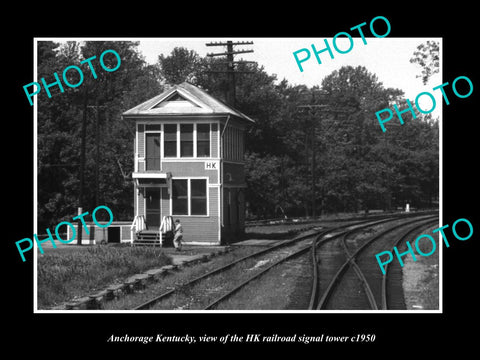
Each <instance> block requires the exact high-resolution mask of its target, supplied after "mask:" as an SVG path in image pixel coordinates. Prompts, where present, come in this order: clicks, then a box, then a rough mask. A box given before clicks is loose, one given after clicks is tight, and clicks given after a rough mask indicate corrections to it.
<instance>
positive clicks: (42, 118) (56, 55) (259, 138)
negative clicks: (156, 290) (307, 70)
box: [37, 41, 439, 229]
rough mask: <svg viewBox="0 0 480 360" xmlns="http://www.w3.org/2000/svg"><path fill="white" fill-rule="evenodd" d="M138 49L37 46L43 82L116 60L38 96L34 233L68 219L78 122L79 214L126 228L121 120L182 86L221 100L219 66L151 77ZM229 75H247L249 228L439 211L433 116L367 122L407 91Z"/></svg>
mask: <svg viewBox="0 0 480 360" xmlns="http://www.w3.org/2000/svg"><path fill="white" fill-rule="evenodd" d="M138 45H139V43H138V42H132V41H86V42H74V41H68V42H66V43H63V44H58V43H54V42H50V41H41V42H38V70H37V71H38V78H41V77H45V79H46V80H47V82H48V79H49V78H50V77H51V75H52V73H53V72H55V71H58V69H63V68H65V67H66V66H69V65H73V64H78V63H79V62H80V61H81V60H83V59H87V58H89V57H91V56H93V55H97V54H100V53H102V52H103V51H105V50H107V49H113V50H115V51H116V52H117V53H118V54H119V55H120V57H121V59H122V65H121V67H120V68H119V69H118V70H116V71H115V72H114V73H105V74H98V75H99V76H98V78H97V79H88V78H87V77H85V80H84V83H83V84H82V86H81V87H78V88H69V89H68V91H65V92H64V93H63V94H61V95H58V96H52V97H51V98H48V97H47V95H46V94H45V93H44V92H43V93H40V94H39V95H38V164H37V165H38V222H39V229H42V228H43V227H45V228H46V227H49V226H51V225H53V224H57V223H58V222H59V221H62V220H64V219H67V218H68V219H69V218H71V216H72V214H76V211H77V207H78V194H79V187H80V167H79V165H80V145H81V144H80V142H81V132H82V126H81V124H82V121H83V120H85V122H86V129H85V130H86V135H87V136H86V140H87V141H86V151H85V159H86V165H85V178H84V179H85V189H88V191H86V192H85V200H84V204H85V205H84V207H85V208H84V211H88V209H93V208H95V207H96V206H98V205H107V206H108V207H109V208H110V209H111V210H112V212H113V214H114V215H115V220H131V219H132V218H133V185H132V182H131V179H130V178H129V176H128V175H129V174H130V173H131V172H132V171H133V168H134V164H133V141H134V134H135V127H134V124H133V123H129V122H126V121H123V120H122V119H121V114H122V112H124V111H125V110H128V109H130V108H132V107H133V106H135V105H138V104H139V103H141V102H143V101H145V100H147V99H150V98H151V97H153V96H155V95H158V94H159V93H161V92H162V91H163V89H164V87H165V85H167V84H168V85H172V84H178V83H181V82H183V81H188V82H190V83H192V84H194V85H196V86H199V87H201V88H203V89H205V90H206V91H208V92H209V93H210V94H212V95H213V96H214V97H216V98H218V99H220V100H224V99H225V97H226V92H227V91H228V87H229V86H228V78H227V76H226V74H222V73H220V72H218V71H219V70H224V69H225V64H224V60H223V59H218V58H209V57H201V56H199V55H198V54H197V53H196V52H195V51H193V50H189V49H186V48H181V47H177V48H175V49H174V50H173V51H172V52H171V53H170V54H169V55H163V54H162V55H159V56H158V61H157V63H156V64H153V65H152V64H148V63H147V62H146V61H145V59H144V57H143V55H142V54H141V53H140V51H139V50H138ZM425 49H427V47H424V48H423V50H425ZM428 49H430V50H431V47H429V48H428ZM421 50H422V49H420V50H419V51H420V52H421ZM420 52H419V54H420ZM416 56H423V57H425V56H427V55H425V53H421V54H420V55H416ZM237 68H238V70H240V71H248V72H249V73H248V74H246V73H245V74H241V75H238V76H236V107H237V108H238V109H239V110H240V111H242V112H243V113H245V114H247V115H248V116H250V117H251V118H253V119H255V120H256V124H255V125H254V126H251V127H250V128H249V129H248V132H247V135H246V141H247V143H246V154H245V160H246V181H247V185H248V187H247V190H246V201H247V212H248V216H249V218H271V217H278V216H312V215H320V214H322V213H331V212H351V211H355V212H356V211H360V210H365V211H369V210H372V209H384V210H388V209H392V208H396V207H399V206H401V207H403V206H405V203H407V202H408V203H410V204H411V206H414V207H417V208H421V207H432V206H435V205H436V201H437V200H438V190H439V189H438V166H439V164H438V160H439V153H438V151H439V149H438V145H439V136H438V131H439V129H438V121H437V119H432V117H431V116H430V114H428V115H427V116H422V117H417V119H415V120H413V121H409V120H411V118H410V119H408V118H407V119H406V121H405V123H406V125H404V126H394V125H390V126H389V128H388V131H387V132H386V133H383V132H382V131H380V129H379V127H378V124H377V123H376V120H375V117H374V116H373V114H375V111H378V110H380V109H383V108H385V107H388V106H389V104H391V103H392V102H396V103H398V102H401V100H402V99H403V96H404V94H403V91H401V90H400V89H392V88H385V87H384V86H383V84H382V83H381V82H380V81H379V79H378V78H377V76H376V75H375V74H373V73H371V72H369V71H368V69H366V68H365V67H361V66H359V67H352V66H345V67H342V68H340V69H339V70H336V71H333V72H332V73H331V74H329V75H328V76H326V77H325V78H324V79H323V80H322V81H321V83H320V84H319V85H317V86H314V87H307V86H305V85H293V84H289V83H288V81H287V80H285V79H283V80H278V79H277V76H276V75H274V74H268V73H267V72H266V71H265V69H264V67H263V66H261V65H260V64H257V63H244V64H242V63H240V64H237ZM430 72H431V71H430ZM74 75H75V74H73V75H72V76H74ZM71 83H75V79H72V81H71ZM50 90H51V92H52V93H53V92H54V91H56V89H54V88H51V89H50ZM406 116H407V117H408V116H410V117H411V114H406Z"/></svg>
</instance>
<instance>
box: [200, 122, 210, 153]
mask: <svg viewBox="0 0 480 360" xmlns="http://www.w3.org/2000/svg"><path fill="white" fill-rule="evenodd" d="M197 157H210V124H197Z"/></svg>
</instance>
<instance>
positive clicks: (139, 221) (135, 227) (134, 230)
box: [130, 215, 147, 244]
mask: <svg viewBox="0 0 480 360" xmlns="http://www.w3.org/2000/svg"><path fill="white" fill-rule="evenodd" d="M146 228H147V223H146V221H145V216H143V215H136V216H135V217H134V218H133V222H132V225H131V226H130V240H131V243H132V244H133V240H134V239H135V236H136V234H138V233H139V232H140V231H142V230H145V229H146Z"/></svg>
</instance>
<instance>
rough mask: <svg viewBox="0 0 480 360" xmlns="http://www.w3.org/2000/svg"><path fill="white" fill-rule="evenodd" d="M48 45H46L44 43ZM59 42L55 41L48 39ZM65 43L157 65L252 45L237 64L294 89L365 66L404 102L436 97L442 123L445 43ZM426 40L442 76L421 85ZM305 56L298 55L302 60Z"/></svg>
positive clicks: (425, 105) (427, 105)
mask: <svg viewBox="0 0 480 360" xmlns="http://www.w3.org/2000/svg"><path fill="white" fill-rule="evenodd" d="M324 39H327V41H328V43H329V44H330V46H331V48H332V51H333V54H334V58H333V59H332V58H331V57H330V56H329V54H328V53H327V52H323V53H321V54H320V55H319V56H320V59H321V61H322V63H321V64H318V62H317V60H316V58H315V55H314V51H313V49H312V44H313V45H314V46H315V48H316V49H317V51H319V50H321V49H323V48H325V43H324ZM43 40H46V39H43ZM49 40H57V39H49ZM67 40H78V41H83V40H112V41H115V40H130V41H139V42H140V45H139V47H138V49H139V51H140V52H141V53H142V55H143V56H144V57H145V60H146V61H147V62H148V63H150V64H154V63H156V62H157V59H158V56H159V55H160V54H163V55H164V56H168V55H169V54H170V53H171V51H172V50H173V49H174V48H175V47H185V48H187V49H189V50H194V51H196V52H197V53H198V54H199V55H200V56H202V57H203V56H206V54H207V53H218V52H224V51H225V50H226V47H224V46H206V45H205V44H206V43H210V42H220V41H221V42H225V41H227V40H232V41H233V42H237V41H253V44H252V45H242V46H235V47H234V50H241V49H243V50H247V49H251V50H253V53H245V54H239V55H236V56H235V60H248V61H256V62H257V63H258V64H259V65H261V66H263V67H264V69H265V71H266V72H267V73H268V74H270V75H273V74H275V75H276V76H277V80H278V81H281V80H283V79H284V78H285V79H287V80H288V82H289V84H291V85H301V84H304V85H307V86H308V87H312V86H314V85H321V82H322V79H323V78H325V77H326V76H327V75H329V74H331V73H332V72H333V71H334V70H338V69H340V68H341V67H342V66H346V65H351V66H354V67H355V66H359V65H361V66H365V68H367V70H368V71H369V72H371V73H373V74H375V75H377V77H378V80H379V81H380V82H382V83H383V86H384V87H385V88H389V87H391V88H397V89H401V90H403V91H404V93H405V97H406V98H407V99H410V100H411V101H412V103H414V100H415V98H416V97H417V95H418V94H419V93H421V92H429V93H431V94H432V95H434V97H435V102H436V107H435V110H434V111H433V112H432V115H433V117H434V118H436V117H437V116H438V117H440V115H441V111H442V104H443V100H442V95H441V92H440V91H439V90H436V91H433V88H434V87H435V86H438V85H440V84H442V83H443V81H442V76H441V74H442V71H441V69H442V58H441V54H442V38H420V37H416V38H394V37H388V36H387V37H384V38H375V37H366V38H365V40H366V42H367V44H364V43H363V41H362V39H361V38H360V37H353V47H352V48H351V50H350V51H349V52H348V53H345V54H340V53H338V52H336V51H335V49H334V48H333V46H332V38H321V37H318V38H313V37H309V38H293V37H290V38H234V37H233V38H203V37H202V38H200V37H197V38H187V37H182V38H172V37H167V38H125V39H124V38H105V39H102V38H75V39H73V38H72V39H65V38H63V39H61V41H59V42H62V41H63V42H64V41H67ZM427 40H435V41H438V42H439V43H440V72H439V73H438V74H436V75H434V76H432V78H431V79H430V80H429V82H428V83H427V84H426V85H423V83H422V80H421V78H418V77H417V76H418V75H420V73H421V68H420V66H418V65H417V64H412V63H410V59H411V58H412V56H413V53H414V51H415V50H416V48H417V46H418V45H420V44H421V43H424V42H426V41H427ZM336 44H337V47H338V48H339V49H342V50H346V49H348V48H349V46H350V43H349V40H348V39H347V38H346V37H343V36H342V37H338V38H337V43H336ZM300 49H308V50H309V51H310V54H311V55H310V58H309V59H308V60H307V61H305V62H302V64H301V65H302V68H303V72H301V71H300V69H299V67H298V65H297V63H296V61H295V57H294V56H293V53H294V52H295V51H298V50H300ZM304 56H306V52H301V53H298V57H299V58H300V59H303V57H304ZM419 104H420V106H421V108H422V109H424V110H428V109H431V108H432V107H433V104H432V100H431V99H430V98H429V97H428V96H421V97H420V101H419Z"/></svg>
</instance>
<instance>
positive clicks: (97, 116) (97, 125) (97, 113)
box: [87, 98, 106, 206]
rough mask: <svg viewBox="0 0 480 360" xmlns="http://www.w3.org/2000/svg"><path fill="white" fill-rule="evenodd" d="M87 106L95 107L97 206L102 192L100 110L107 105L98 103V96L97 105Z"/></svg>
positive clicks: (89, 106)
mask: <svg viewBox="0 0 480 360" xmlns="http://www.w3.org/2000/svg"><path fill="white" fill-rule="evenodd" d="M87 108H92V109H95V206H98V205H100V200H99V192H100V176H99V166H100V111H99V109H105V108H106V106H104V105H98V98H97V99H95V105H88V106H87Z"/></svg>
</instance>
